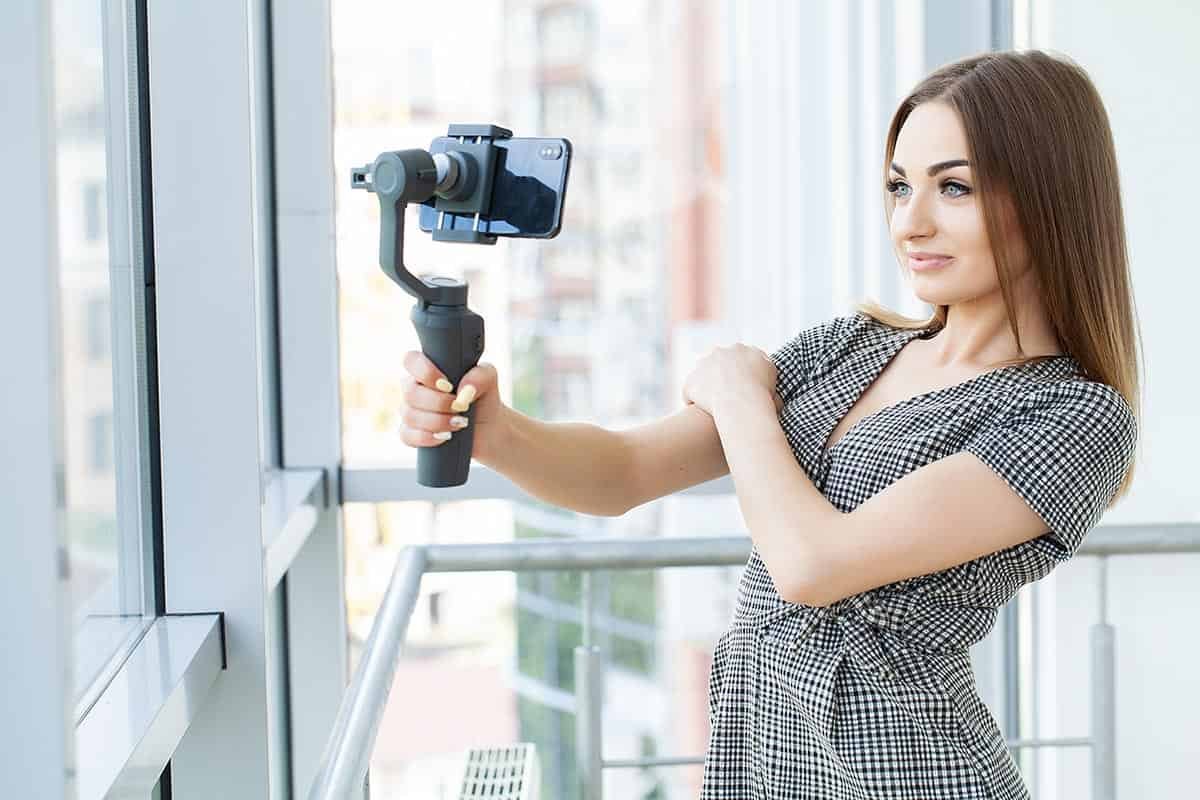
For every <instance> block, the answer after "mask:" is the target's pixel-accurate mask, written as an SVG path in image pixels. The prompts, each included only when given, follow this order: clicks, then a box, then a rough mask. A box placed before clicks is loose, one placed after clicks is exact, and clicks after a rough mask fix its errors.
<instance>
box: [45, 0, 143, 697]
mask: <svg viewBox="0 0 1200 800" xmlns="http://www.w3.org/2000/svg"><path fill="white" fill-rule="evenodd" d="M53 20H54V30H53V36H54V40H53V46H54V62H55V63H54V66H55V98H54V113H55V126H56V139H55V144H56V147H57V153H56V170H57V186H56V191H57V200H58V219H57V229H58V251H59V259H60V269H59V275H60V314H59V319H60V331H59V335H60V339H59V340H60V353H61V359H62V360H61V364H60V386H61V388H62V409H63V446H64V454H65V475H64V479H65V485H64V490H65V500H66V528H67V537H68V548H69V555H70V592H71V607H72V609H73V611H74V615H75V625H74V629H75V643H76V654H75V659H74V663H75V668H76V669H75V672H76V679H75V680H76V692H77V694H82V693H83V692H84V691H85V690H86V689H87V687H88V686H89V685H90V684H91V683H92V681H93V679H94V678H95V677H96V675H97V674H98V673H99V672H100V670H102V669H103V668H104V666H105V664H106V662H107V661H108V660H109V659H110V657H111V656H112V655H113V654H114V653H115V652H116V651H117V649H118V648H119V647H120V645H121V643H122V642H123V641H127V640H128V639H129V637H130V635H131V633H132V632H134V630H135V629H136V627H137V626H138V623H139V618H140V614H141V612H142V607H143V602H142V575H141V550H140V546H139V545H138V540H139V536H138V535H137V531H136V530H134V531H127V532H124V533H125V534H126V536H122V531H121V530H120V526H119V525H118V513H117V507H118V477H117V476H118V471H119V470H118V458H119V456H118V454H119V452H120V451H119V450H118V448H117V443H118V442H121V441H123V440H125V439H123V437H129V436H134V435H135V434H136V432H135V431H130V430H124V429H123V422H122V415H121V414H119V413H118V411H117V409H118V406H117V404H116V403H114V388H115V387H114V374H115V373H114V366H115V364H116V363H117V362H118V361H120V360H121V359H122V357H123V356H122V355H119V354H116V350H117V349H118V348H119V347H121V346H122V345H123V343H125V342H127V341H128V339H129V336H128V331H129V329H130V328H129V326H131V325H132V320H133V308H132V305H131V302H130V301H129V300H128V299H127V298H128V293H127V292H118V293H114V291H113V286H114V284H113V282H112V279H111V277H110V276H111V275H112V274H113V255H112V254H113V252H114V250H113V248H114V247H115V246H117V245H120V246H121V247H123V248H124V247H126V245H127V242H124V241H121V242H114V241H113V239H114V237H119V236H120V232H119V231H115V230H112V229H111V228H110V225H109V222H110V205H109V204H110V194H111V188H112V187H111V186H110V182H109V179H108V171H109V163H110V162H109V158H110V150H112V142H110V141H109V139H110V133H109V130H108V127H107V126H108V125H109V124H111V123H110V117H111V118H112V119H120V118H121V114H120V113H110V112H113V111H114V109H111V108H109V107H108V105H109V100H108V97H110V96H111V95H107V94H106V87H105V68H106V64H105V53H104V37H103V30H104V28H103V20H102V11H101V4H97V3H92V2H85V0H59V1H58V2H56V3H55V6H54V13H53ZM117 55H118V57H120V54H117ZM118 96H121V95H120V94H118ZM126 249H127V248H126ZM120 266H122V267H124V268H125V269H126V270H127V269H128V266H127V263H125V264H121V265H120ZM126 274H127V273H126ZM114 326H126V328H125V329H120V332H121V333H122V334H124V335H114V331H116V330H118V329H117V328H115V327H114ZM129 380H131V381H132V380H133V378H132V377H131V378H129ZM126 391H129V392H132V387H128V388H127V389H126ZM132 524H133V525H135V526H136V525H137V522H136V520H133V521H132Z"/></svg>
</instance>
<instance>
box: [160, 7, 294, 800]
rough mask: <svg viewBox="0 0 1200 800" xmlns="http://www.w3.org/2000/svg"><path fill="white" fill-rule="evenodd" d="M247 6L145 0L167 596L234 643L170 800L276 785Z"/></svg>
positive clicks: (261, 791) (175, 609)
mask: <svg viewBox="0 0 1200 800" xmlns="http://www.w3.org/2000/svg"><path fill="white" fill-rule="evenodd" d="M250 16H251V12H250V11H249V10H248V9H247V8H246V7H245V6H244V5H242V4H216V5H213V4H199V5H198V4H189V3H178V4H175V3H155V4H151V5H150V6H149V8H148V11H147V22H148V33H147V43H148V57H149V65H150V70H149V98H150V99H149V114H150V136H151V140H152V142H153V147H152V152H151V171H152V196H153V200H152V202H153V226H154V286H155V292H154V297H155V301H156V320H157V330H156V334H157V349H158V364H157V366H158V373H157V374H158V397H159V422H160V427H159V430H160V436H161V445H162V446H161V476H162V515H163V516H162V518H163V562H164V563H163V569H164V575H165V584H166V605H167V611H168V612H170V613H194V612H199V613H203V612H211V611H221V612H223V613H224V615H225V625H226V632H227V639H226V641H227V648H228V664H227V669H226V670H225V671H224V672H222V673H221V676H220V677H219V678H218V680H217V682H216V684H215V685H214V686H213V689H212V692H211V694H210V695H209V698H208V702H207V704H206V705H205V707H204V709H203V710H202V711H201V712H200V714H199V715H198V716H197V717H196V719H195V720H194V721H193V722H192V725H191V727H190V728H189V730H188V733H187V735H186V736H185V737H184V738H183V740H182V741H181V743H180V745H179V747H178V749H177V750H176V751H175V752H174V754H173V757H172V759H171V778H172V797H173V798H174V800H191V798H211V797H222V798H229V800H243V799H244V800H264V798H273V797H277V796H281V787H278V786H273V785H272V784H271V781H270V776H271V773H272V768H273V766H274V765H273V758H274V757H275V754H274V753H273V752H272V747H271V745H270V743H269V735H270V734H269V731H270V728H269V725H268V722H267V720H268V713H269V711H270V706H269V700H268V678H267V660H268V653H267V636H268V630H267V626H268V621H267V618H266V616H267V613H268V609H267V598H266V588H265V564H264V559H265V555H264V551H263V545H262V541H263V539H262V519H261V495H260V491H261V490H260V479H261V476H262V470H263V464H262V459H261V451H260V438H261V429H260V421H259V408H260V405H259V403H260V400H259V380H260V369H259V358H258V352H257V351H258V348H259V346H260V343H259V323H258V317H257V311H258V309H257V304H256V298H255V291H256V285H255V276H256V271H257V268H258V264H257V261H256V258H257V256H258V253H259V251H258V250H257V249H256V247H255V242H256V237H257V236H260V235H261V231H257V230H256V228H255V226H256V225H258V224H260V221H259V220H258V218H257V216H256V214H255V203H256V194H255V193H256V191H257V190H258V186H257V184H256V181H255V180H254V175H255V157H256V151H255V149H254V144H255V139H254V125H255V120H254V118H253V116H252V110H253V108H254V105H253V97H252V94H253V92H254V80H255V77H254V69H253V64H254V48H255V47H257V46H258V43H257V42H256V41H255V39H254V37H253V35H252V25H251V19H250ZM215 765H219V768H214V766H215Z"/></svg>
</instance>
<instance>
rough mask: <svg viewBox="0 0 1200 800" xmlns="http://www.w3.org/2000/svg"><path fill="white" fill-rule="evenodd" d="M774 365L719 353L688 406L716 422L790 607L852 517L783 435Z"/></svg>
mask: <svg viewBox="0 0 1200 800" xmlns="http://www.w3.org/2000/svg"><path fill="white" fill-rule="evenodd" d="M777 376H778V372H777V369H776V367H775V364H774V362H773V361H772V360H771V359H770V357H768V356H767V354H766V353H764V352H763V351H761V350H759V349H758V348H756V347H750V346H747V345H743V344H740V343H739V344H734V345H732V346H728V347H717V348H715V349H713V350H712V351H710V352H709V354H708V355H706V356H705V357H704V358H702V359H701V360H700V361H699V363H698V364H697V365H696V367H695V368H694V369H693V370H692V372H691V373H689V375H688V377H687V381H686V383H685V384H684V389H683V399H684V401H685V402H687V403H694V404H695V405H698V406H700V407H701V408H703V409H704V410H705V411H707V412H708V413H709V414H711V415H712V417H713V420H714V421H715V423H716V427H717V433H718V435H719V436H720V439H721V446H722V448H723V449H724V451H725V461H726V463H727V464H728V465H729V474H730V477H731V479H732V480H733V484H734V487H735V489H736V491H737V497H738V504H739V505H740V506H741V509H742V516H743V518H744V519H745V521H746V527H747V528H748V529H749V531H750V538H751V539H752V540H753V542H754V546H755V548H756V549H757V550H758V554H759V556H760V557H761V558H762V560H763V563H764V564H765V565H766V567H767V571H768V572H769V573H770V575H771V579H772V581H774V583H775V590H776V591H777V592H778V593H779V596H780V597H781V598H783V599H784V600H789V601H791V602H802V601H800V600H799V599H798V596H799V595H800V594H802V593H804V591H805V587H808V586H811V585H812V584H813V582H814V580H816V579H817V576H818V575H820V574H821V572H820V567H821V561H820V559H821V554H820V553H819V552H818V551H817V547H818V546H819V543H821V542H828V541H830V540H831V539H833V540H836V537H837V533H836V532H835V531H833V530H832V528H833V527H834V526H835V525H840V524H842V522H843V521H844V517H845V515H844V514H842V513H841V511H839V510H838V509H837V508H836V507H834V506H833V505H832V504H831V503H830V502H829V501H828V500H826V499H825V496H824V495H822V494H821V493H820V492H819V491H817V488H816V487H815V486H813V484H812V481H811V480H809V478H808V475H807V474H806V473H805V472H804V470H803V469H802V468H801V467H800V465H799V464H798V463H797V461H796V456H795V454H794V453H793V452H792V448H791V445H789V444H788V441H787V437H786V436H785V435H784V432H783V428H781V427H780V425H779V410H780V409H779V402H778V396H777V394H776V391H775V387H776V380H777Z"/></svg>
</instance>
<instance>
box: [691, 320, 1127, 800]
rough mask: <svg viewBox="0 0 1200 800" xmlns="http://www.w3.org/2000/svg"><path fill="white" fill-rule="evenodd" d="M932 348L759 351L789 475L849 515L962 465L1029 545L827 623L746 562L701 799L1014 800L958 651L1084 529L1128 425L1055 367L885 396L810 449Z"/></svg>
mask: <svg viewBox="0 0 1200 800" xmlns="http://www.w3.org/2000/svg"><path fill="white" fill-rule="evenodd" d="M932 333H933V331H928V330H926V331H920V330H917V331H908V330H896V329H893V328H890V327H888V326H886V325H883V324H881V323H877V322H875V321H874V320H872V319H871V318H870V317H867V316H866V315H863V314H859V313H856V314H853V315H850V316H843V317H836V318H834V319H832V320H829V321H827V322H824V323H821V324H819V325H814V326H812V327H810V328H807V329H806V330H803V331H801V332H800V333H799V335H797V336H796V337H795V338H794V339H792V340H791V341H789V342H787V343H786V344H784V345H783V346H782V347H781V348H779V350H777V351H776V352H774V353H772V354H771V359H772V360H773V361H774V362H775V364H776V367H777V369H778V374H779V379H778V385H777V389H778V391H779V394H780V397H781V398H783V400H784V403H785V405H784V408H783V410H782V411H781V412H780V415H779V420H780V424H781V425H782V427H783V430H784V432H785V434H786V435H787V438H788V442H789V443H790V444H791V446H792V450H793V451H794V452H795V454H796V459H797V462H798V463H799V464H800V465H801V466H802V468H803V469H804V470H805V472H806V473H807V474H808V476H809V477H810V478H811V479H812V481H813V483H814V485H815V486H816V487H817V488H818V489H819V490H821V492H822V493H823V494H824V495H825V497H826V498H828V499H829V501H830V502H831V503H833V504H834V505H835V506H836V507H838V508H840V509H841V510H843V511H847V512H848V511H851V510H853V509H854V508H855V507H857V506H858V504H859V503H861V502H863V501H864V500H866V499H867V498H868V497H870V496H872V495H873V494H875V493H876V492H878V491H880V490H882V489H884V488H885V487H887V486H888V485H889V484H891V483H892V482H893V481H895V480H897V479H898V478H900V477H902V476H903V475H905V474H906V473H908V472H910V471H912V470H914V469H917V468H919V467H921V466H923V465H925V464H928V463H930V462H932V461H935V460H937V459H939V458H942V457H944V456H947V455H950V454H952V453H955V452H960V451H962V450H967V451H969V452H972V453H975V454H976V456H977V457H979V458H980V459H981V460H982V461H983V462H984V463H986V464H987V465H988V466H989V467H991V468H992V469H993V470H995V471H996V472H997V473H998V474H999V475H1000V476H1001V477H1003V478H1004V480H1005V481H1007V482H1008V484H1009V485H1010V486H1012V487H1013V489H1014V490H1016V491H1017V492H1018V493H1019V494H1020V495H1021V497H1022V498H1024V499H1025V501H1026V502H1027V503H1029V505H1030V507H1031V508H1033V509H1034V510H1035V511H1037V512H1038V514H1039V515H1041V517H1042V518H1043V520H1045V522H1046V523H1047V533H1046V534H1044V535H1043V536H1041V537H1038V538H1036V539H1033V540H1031V541H1028V542H1024V543H1022V544H1020V545H1017V546H1015V547H1011V548H1008V549H1006V550H1002V551H1000V552H997V553H992V554H990V555H988V556H984V557H982V558H978V559H975V560H974V561H970V562H967V563H965V564H959V565H957V566H955V567H951V568H949V569H945V570H942V571H940V572H936V573H933V574H930V575H922V576H917V577H913V578H907V579H904V580H901V581H897V582H895V583H892V584H888V585H886V586H881V587H878V588H876V589H872V590H870V591H867V592H863V593H861V594H858V595H855V596H853V597H848V598H846V599H844V600H841V601H839V602H837V603H834V604H833V605H831V606H829V607H828V608H814V607H810V606H804V605H797V604H791V603H785V602H784V601H783V600H781V599H780V598H779V596H778V594H777V593H776V592H775V587H774V585H773V584H772V581H771V577H770V575H769V574H768V572H767V570H766V568H765V567H764V565H763V563H762V560H761V559H760V558H759V555H758V552H757V550H752V552H751V555H750V560H749V562H747V564H746V567H745V569H744V570H743V573H742V577H741V581H740V583H739V586H738V594H737V603H736V608H735V610H734V616H733V620H732V623H731V625H730V627H729V629H728V630H727V631H726V632H725V633H724V634H723V635H722V636H721V638H720V639H719V640H718V642H717V647H716V650H715V652H714V654H713V664H712V671H711V674H710V678H709V712H710V723H711V726H710V736H709V743H708V751H707V754H706V757H705V763H704V785H703V789H702V791H701V798H703V800H713V799H715V798H722V800H726V799H727V798H739V800H766V799H767V798H770V799H771V800H779V799H780V798H804V800H819V799H820V798H830V800H881V799H882V798H909V799H915V798H921V799H922V800H935V799H936V798H946V799H947V800H949V799H950V798H953V800H965V799H966V798H989V799H991V800H1017V799H1018V798H1020V799H1022V800H1028V797H1029V793H1028V791H1027V789H1026V787H1025V785H1024V783H1023V781H1022V779H1021V776H1020V773H1019V772H1018V770H1017V767H1016V764H1015V762H1014V761H1013V760H1012V758H1011V756H1010V755H1009V753H1008V750H1007V748H1006V747H1005V744H1004V738H1003V736H1002V735H1001V733H1000V730H999V728H998V726H997V724H996V721H995V719H994V718H993V717H992V715H991V713H990V712H989V711H988V709H987V707H986V706H985V705H984V704H983V702H982V701H981V700H980V699H979V696H978V694H977V692H976V688H975V679H974V675H973V673H972V670H971V663H970V658H969V656H968V652H967V650H968V648H969V647H970V646H971V645H973V644H975V643H976V642H978V641H979V640H980V639H982V638H983V637H984V636H986V635H987V633H988V631H990V630H991V628H992V626H993V624H994V623H995V620H996V614H997V611H998V609H999V608H1000V607H1002V606H1003V605H1004V604H1005V603H1007V602H1008V600H1009V599H1011V598H1012V596H1013V594H1014V593H1015V592H1016V591H1017V590H1018V589H1019V588H1020V587H1021V586H1022V585H1024V584H1026V583H1029V582H1032V581H1035V580H1038V579H1040V578H1042V577H1043V576H1045V575H1046V574H1047V573H1048V572H1050V570H1052V569H1053V568H1054V567H1055V566H1056V565H1057V564H1059V563H1061V562H1062V561H1065V560H1066V559H1068V558H1070V557H1071V555H1072V554H1073V553H1074V552H1075V550H1076V549H1077V548H1078V547H1079V544H1080V543H1081V542H1082V540H1083V537H1084V535H1085V534H1086V533H1087V531H1088V530H1090V529H1091V528H1092V527H1093V526H1094V525H1095V524H1096V522H1097V521H1098V520H1099V518H1100V516H1101V515H1102V514H1103V512H1104V510H1105V508H1106V507H1107V505H1108V503H1109V501H1110V500H1111V498H1112V496H1113V494H1114V493H1115V491H1116V488H1117V487H1118V485H1119V484H1120V481H1121V479H1122V477H1123V476H1124V473H1125V470H1126V469H1127V468H1128V465H1129V463H1130V460H1131V459H1132V457H1133V448H1134V444H1135V440H1136V426H1135V420H1134V417H1133V415H1132V413H1131V411H1130V409H1129V407H1128V405H1127V404H1126V403H1125V401H1124V399H1123V398H1122V397H1121V395H1120V393H1118V392H1117V391H1116V390H1114V389H1113V388H1112V387H1109V386H1106V385H1104V384H1101V383H1098V382H1093V381H1089V380H1085V379H1084V378H1083V377H1082V375H1081V373H1080V370H1079V365H1078V363H1077V362H1076V361H1075V360H1074V359H1073V358H1071V357H1069V356H1061V357H1057V358H1054V359H1050V360H1047V361H1042V362H1039V363H1036V364H1025V365H1016V366H1011V367H1002V368H1000V369H996V370H992V371H990V372H987V373H984V374H983V375H979V376H977V377H975V378H972V379H970V380H967V381H964V382H962V383H959V384H957V385H954V386H950V387H947V388H944V389H940V390H936V391H933V392H927V393H924V394H921V395H917V396H915V397H912V398H909V399H907V400H903V401H901V402H899V403H896V404H893V405H891V406H888V407H887V408H884V409H881V410H880V411H878V412H876V413H874V414H871V415H869V416H867V417H865V418H863V419H862V420H860V421H859V422H858V423H856V424H855V425H854V426H853V427H852V428H851V429H850V430H848V431H847V432H846V434H845V435H844V436H843V437H842V439H841V440H839V441H837V442H835V443H834V444H833V446H832V447H831V448H829V449H828V450H825V449H824V444H825V442H826V441H827V439H828V438H829V435H830V433H831V432H832V431H833V429H834V427H835V426H836V425H837V423H838V421H839V420H841V418H842V417H843V416H845V414H846V412H847V411H849V409H850V407H851V406H852V405H853V404H854V402H855V401H856V400H857V399H858V398H859V397H860V396H861V395H862V393H863V392H864V391H865V390H866V388H867V387H868V386H869V385H870V383H871V382H872V381H873V380H874V379H875V378H876V376H878V375H879V373H881V372H882V371H883V368H884V367H885V366H886V365H887V363H888V362H889V361H890V360H891V358H892V357H893V356H895V355H896V353H898V352H899V350H900V348H901V347H903V346H904V345H905V344H906V343H907V342H908V341H910V340H911V339H913V338H915V337H917V336H929V335H931V334H932Z"/></svg>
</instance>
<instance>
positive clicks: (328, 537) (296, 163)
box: [269, 0, 407, 797]
mask: <svg viewBox="0 0 1200 800" xmlns="http://www.w3.org/2000/svg"><path fill="white" fill-rule="evenodd" d="M269 28H270V30H269V42H270V63H269V71H270V74H271V75H274V76H278V77H277V78H276V79H274V80H272V81H271V118H272V120H273V128H272V130H271V142H272V148H271V152H272V159H273V169H272V176H273V179H274V180H273V187H274V205H273V208H274V219H273V223H274V225H275V240H274V245H275V247H274V255H275V264H276V271H275V293H276V309H277V335H276V337H275V338H276V341H277V343H278V353H277V355H276V358H277V364H278V376H279V388H278V391H279V423H278V425H279V434H280V439H281V451H282V452H281V458H282V466H283V467H284V468H285V469H287V470H289V471H290V470H295V469H319V470H322V471H323V472H324V475H325V481H324V489H325V491H324V497H323V501H324V506H323V507H318V508H317V512H318V513H317V516H316V520H315V524H314V525H313V528H312V531H311V533H309V535H308V537H307V538H306V539H305V541H304V545H303V546H302V547H301V548H300V550H299V551H298V552H297V553H296V555H295V557H294V559H293V560H292V561H291V563H290V565H289V567H288V571H287V575H286V580H285V581H284V582H283V583H282V584H281V586H283V587H284V591H285V593H286V596H285V597H284V598H283V602H284V606H285V608H286V615H285V620H284V628H285V629H286V630H292V631H302V632H303V634H302V635H300V636H296V637H291V638H290V639H289V641H288V642H287V651H286V659H287V673H288V677H287V680H288V683H289V686H290V687H291V688H290V690H289V702H288V705H289V716H290V748H291V749H290V753H291V768H292V775H291V788H292V794H293V796H295V797H303V796H306V795H307V793H308V790H309V786H310V785H311V784H312V782H313V779H314V777H315V776H316V772H317V765H318V763H319V761H320V757H321V754H322V751H323V749H324V747H325V740H326V733H327V732H328V731H329V730H331V729H332V727H333V725H334V723H335V721H336V719H337V714H338V708H339V706H340V703H341V700H342V695H343V692H344V691H345V687H346V684H347V682H348V679H349V676H348V674H347V664H348V661H349V659H348V656H347V647H348V641H347V630H346V600H345V590H344V575H343V573H344V570H343V559H344V556H343V552H342V548H343V534H342V514H341V508H340V503H341V485H340V480H339V475H340V465H341V460H342V452H341V404H340V398H339V395H338V391H339V389H338V387H339V385H340V380H339V367H338V338H339V336H338V313H337V302H338V292H337V273H336V264H335V236H334V183H333V181H334V179H335V177H336V176H335V175H334V161H333V119H334V113H333V74H332V62H333V59H332V50H333V42H332V37H331V20H330V3H329V0H310V1H309V2H305V3H290V2H289V3H284V2H273V3H271V4H270V5H269ZM398 311H402V312H404V313H407V309H403V308H401V309H398Z"/></svg>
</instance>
